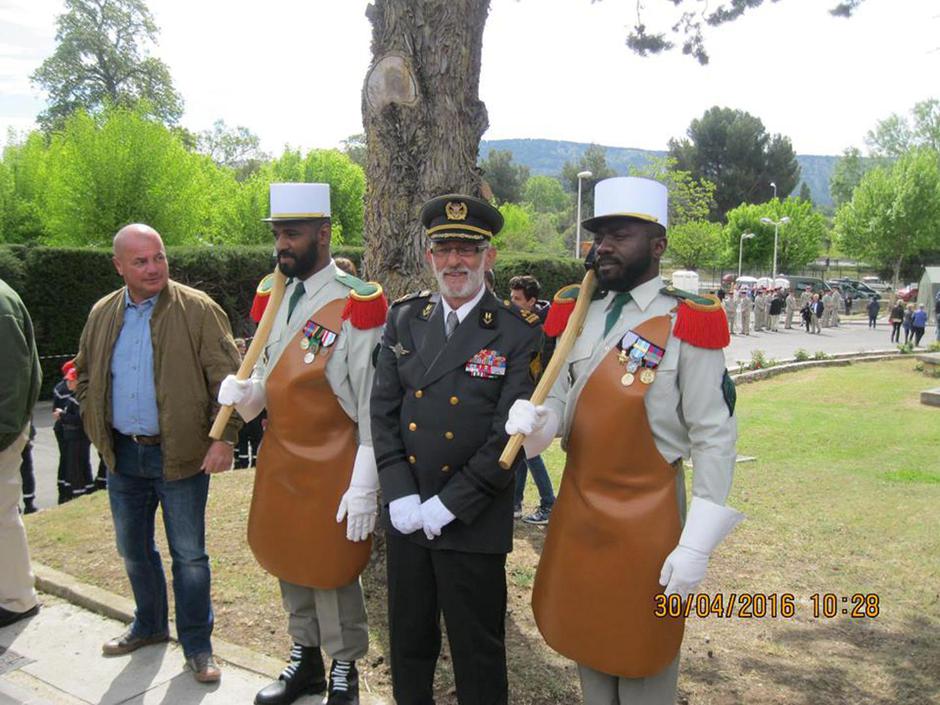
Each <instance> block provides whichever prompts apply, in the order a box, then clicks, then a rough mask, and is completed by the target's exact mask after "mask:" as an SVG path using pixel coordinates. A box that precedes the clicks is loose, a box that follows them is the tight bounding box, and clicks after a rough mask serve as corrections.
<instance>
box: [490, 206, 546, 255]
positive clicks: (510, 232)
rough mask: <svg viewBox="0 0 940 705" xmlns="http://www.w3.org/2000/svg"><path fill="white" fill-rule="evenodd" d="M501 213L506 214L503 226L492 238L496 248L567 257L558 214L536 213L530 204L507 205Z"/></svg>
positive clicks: (501, 209) (502, 208)
mask: <svg viewBox="0 0 940 705" xmlns="http://www.w3.org/2000/svg"><path fill="white" fill-rule="evenodd" d="M499 212H500V213H502V214H503V227H502V229H501V230H500V231H499V233H497V235H496V237H494V238H493V245H494V246H495V247H496V248H497V249H499V250H502V251H506V252H530V253H536V252H537V253H539V254H542V255H559V256H560V255H562V254H564V242H563V240H562V237H561V235H560V234H559V233H558V220H557V215H556V214H552V213H540V212H537V211H534V210H533V208H532V206H531V204H528V203H526V204H521V205H520V204H516V203H504V204H502V205H501V206H500V207H499Z"/></svg>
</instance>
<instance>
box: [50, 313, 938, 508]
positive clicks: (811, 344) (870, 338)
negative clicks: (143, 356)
mask: <svg viewBox="0 0 940 705" xmlns="http://www.w3.org/2000/svg"><path fill="white" fill-rule="evenodd" d="M889 337H890V328H889V326H888V324H887V321H886V320H884V319H882V320H879V321H878V325H877V328H875V329H874V330H871V329H869V328H868V324H867V320H857V321H846V320H845V319H843V324H842V325H841V326H840V327H839V328H823V332H822V333H821V334H819V335H810V334H809V333H807V332H806V331H805V330H803V329H802V328H794V329H793V330H784V328H783V325H782V324H781V326H780V330H779V331H778V332H776V333H769V332H766V331H765V332H761V333H752V334H751V335H748V336H743V335H735V336H732V338H731V345H729V346H728V348H727V350H725V359H726V360H727V364H728V368H729V369H732V370H734V369H735V368H736V367H737V366H738V361H739V360H750V359H751V353H752V351H754V350H761V351H763V352H764V353H765V354H766V355H767V357H768V358H775V359H778V360H779V359H783V358H788V357H793V354H794V353H795V352H796V351H797V350H798V349H800V348H802V349H804V350H806V351H807V352H808V353H810V354H811V355H812V354H813V353H815V352H817V351H819V350H822V351H823V352H825V353H829V354H832V353H844V352H862V351H868V350H889V349H893V348H894V347H895V346H894V345H893V344H892V343H891V342H890V340H889ZM933 340H936V329H935V328H934V327H933V326H932V325H931V326H928V327H927V332H926V334H925V335H924V339H923V341H922V345H923V346H924V347H926V345H928V344H929V343H930V342H931V341H933ZM34 420H35V423H36V430H37V435H36V441H35V447H34V449H33V462H34V464H35V467H36V494H37V502H36V506H38V507H40V508H41V509H44V508H47V507H54V506H55V504H56V499H57V492H56V468H57V467H58V458H59V451H58V448H57V446H56V442H55V437H54V436H53V434H52V405H51V403H49V402H40V403H39V404H38V405H37V407H36V414H35V417H34ZM92 454H93V455H92V457H93V461H94V462H93V463H92V468H97V455H96V454H94V449H92Z"/></svg>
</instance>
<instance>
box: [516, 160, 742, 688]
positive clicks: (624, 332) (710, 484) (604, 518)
mask: <svg viewBox="0 0 940 705" xmlns="http://www.w3.org/2000/svg"><path fill="white" fill-rule="evenodd" d="M594 203H595V216H594V217H593V218H591V219H589V220H587V221H585V223H584V224H583V225H584V227H585V228H586V229H587V230H589V231H591V232H593V233H594V245H595V249H596V255H595V260H594V263H593V266H594V269H595V270H596V272H597V279H598V287H599V289H600V295H596V296H595V297H594V300H593V301H592V302H591V304H590V308H589V309H588V313H587V318H586V320H585V321H584V324H583V327H582V329H581V333H580V335H579V336H578V338H577V341H576V343H575V344H574V347H573V349H572V350H571V352H570V353H569V354H568V357H567V360H566V369H563V370H562V371H561V373H560V374H559V376H558V378H557V379H556V381H555V384H554V386H553V388H552V390H551V393H550V395H549V398H548V400H547V401H546V403H545V404H544V405H543V406H538V407H536V406H533V405H532V403H531V402H529V401H525V400H519V401H517V402H515V404H513V407H512V409H511V411H510V415H509V419H508V421H507V424H506V431H507V433H517V432H519V433H524V434H526V441H525V444H524V447H525V449H526V452H527V453H528V454H531V453H537V452H540V451H541V450H543V449H544V448H545V447H546V446H547V445H548V444H549V443H550V442H551V440H552V438H553V437H554V436H555V435H556V432H557V433H559V434H560V435H561V437H562V444H563V447H564V449H565V450H566V451H567V454H568V455H567V462H566V465H565V471H564V474H563V476H562V477H563V479H562V484H561V488H560V490H559V496H558V502H557V504H556V509H555V511H554V515H553V517H552V521H551V523H550V524H549V526H548V533H547V536H546V539H545V545H544V548H543V551H542V556H541V560H540V562H539V567H538V572H537V574H536V578H535V585H534V588H533V597H532V605H533V611H534V613H535V619H536V623H537V625H538V627H539V630H540V631H541V632H542V635H543V637H544V638H545V639H546V641H547V642H548V644H549V645H550V646H551V647H552V648H554V649H555V650H556V651H558V652H559V653H561V654H562V655H565V656H568V657H569V658H572V659H573V660H575V661H576V662H577V663H578V668H579V672H580V676H581V687H582V692H583V696H584V702H585V703H586V704H587V705H628V704H629V705H637V704H640V705H674V703H675V695H676V682H677V674H678V663H679V658H678V654H679V647H680V644H681V641H682V633H683V622H682V621H681V620H679V619H668V618H666V619H663V618H657V617H656V616H655V614H654V612H655V610H654V609H653V608H652V606H653V605H655V600H656V597H655V596H656V595H657V594H658V593H661V592H665V593H666V594H667V595H671V594H676V595H678V596H679V598H680V599H682V598H685V596H687V595H688V594H689V593H690V592H692V591H694V590H695V589H696V587H697V586H698V585H699V583H700V582H701V581H702V579H703V578H704V576H705V569H706V566H707V563H708V558H709V555H710V554H711V553H712V552H713V551H714V549H715V548H716V547H717V546H718V544H719V543H720V542H721V540H722V539H723V538H724V536H725V535H726V534H727V533H728V532H729V531H730V530H731V529H732V528H733V527H734V525H735V524H736V523H737V522H738V521H739V520H740V518H741V515H740V514H739V513H738V512H736V511H734V510H733V509H730V508H728V507H725V506H724V504H725V501H726V499H727V497H728V493H729V490H730V487H731V477H732V472H733V469H734V462H735V440H736V437H737V423H736V419H735V416H734V402H735V394H734V385H733V383H732V382H731V380H730V378H729V377H728V373H727V370H726V369H725V362H724V354H723V352H722V348H723V347H724V346H725V345H727V344H728V342H729V338H728V329H727V324H726V323H725V316H724V313H723V311H722V310H721V308H720V306H719V305H718V303H717V301H716V300H715V299H714V298H713V297H712V298H707V297H699V296H696V295H693V294H688V293H686V292H681V291H678V290H676V289H673V288H672V287H664V286H663V282H662V280H661V279H660V277H659V263H660V258H661V257H662V254H663V252H664V251H665V249H666V225H667V212H668V209H667V197H666V188H665V186H663V185H662V184H659V183H658V182H655V181H651V180H649V179H639V178H633V177H618V178H613V179H606V180H604V181H601V182H600V183H598V185H597V187H596V189H595V196H594ZM626 213H629V214H630V215H629V216H627V215H624V214H626ZM556 301H557V296H556ZM556 306H557V305H556ZM572 308H573V307H572ZM546 327H547V328H549V327H551V328H554V323H553V322H552V321H547V322H546ZM685 457H691V458H692V461H693V464H694V467H695V474H694V476H693V479H692V501H691V505H690V508H689V512H688V515H686V514H685V504H686V502H685V484H684V480H683V471H682V459H683V458H685ZM683 518H684V519H685V521H684V526H683ZM624 556H628V557H629V560H627V561H625V560H624Z"/></svg>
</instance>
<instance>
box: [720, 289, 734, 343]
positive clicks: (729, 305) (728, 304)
mask: <svg viewBox="0 0 940 705" xmlns="http://www.w3.org/2000/svg"><path fill="white" fill-rule="evenodd" d="M735 299H736V297H735V292H734V289H733V288H732V289H731V291H729V292H728V293H727V294H726V295H725V298H724V301H722V302H721V303H722V305H723V306H724V309H725V316H727V317H728V332H729V333H730V334H731V335H734V316H735V309H736V308H737V301H735Z"/></svg>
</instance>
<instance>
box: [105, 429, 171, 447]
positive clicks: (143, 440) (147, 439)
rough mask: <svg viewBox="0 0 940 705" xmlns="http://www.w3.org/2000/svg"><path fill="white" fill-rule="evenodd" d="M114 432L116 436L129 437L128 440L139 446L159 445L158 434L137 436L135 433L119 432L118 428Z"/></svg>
mask: <svg viewBox="0 0 940 705" xmlns="http://www.w3.org/2000/svg"><path fill="white" fill-rule="evenodd" d="M114 433H115V435H117V436H122V437H124V438H129V439H130V440H132V441H133V442H134V443H136V444H137V445H139V446H158V445H160V436H159V435H157V436H139V435H137V434H136V433H132V434H131V435H127V434H125V433H121V432H120V431H118V430H115V431H114Z"/></svg>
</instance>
